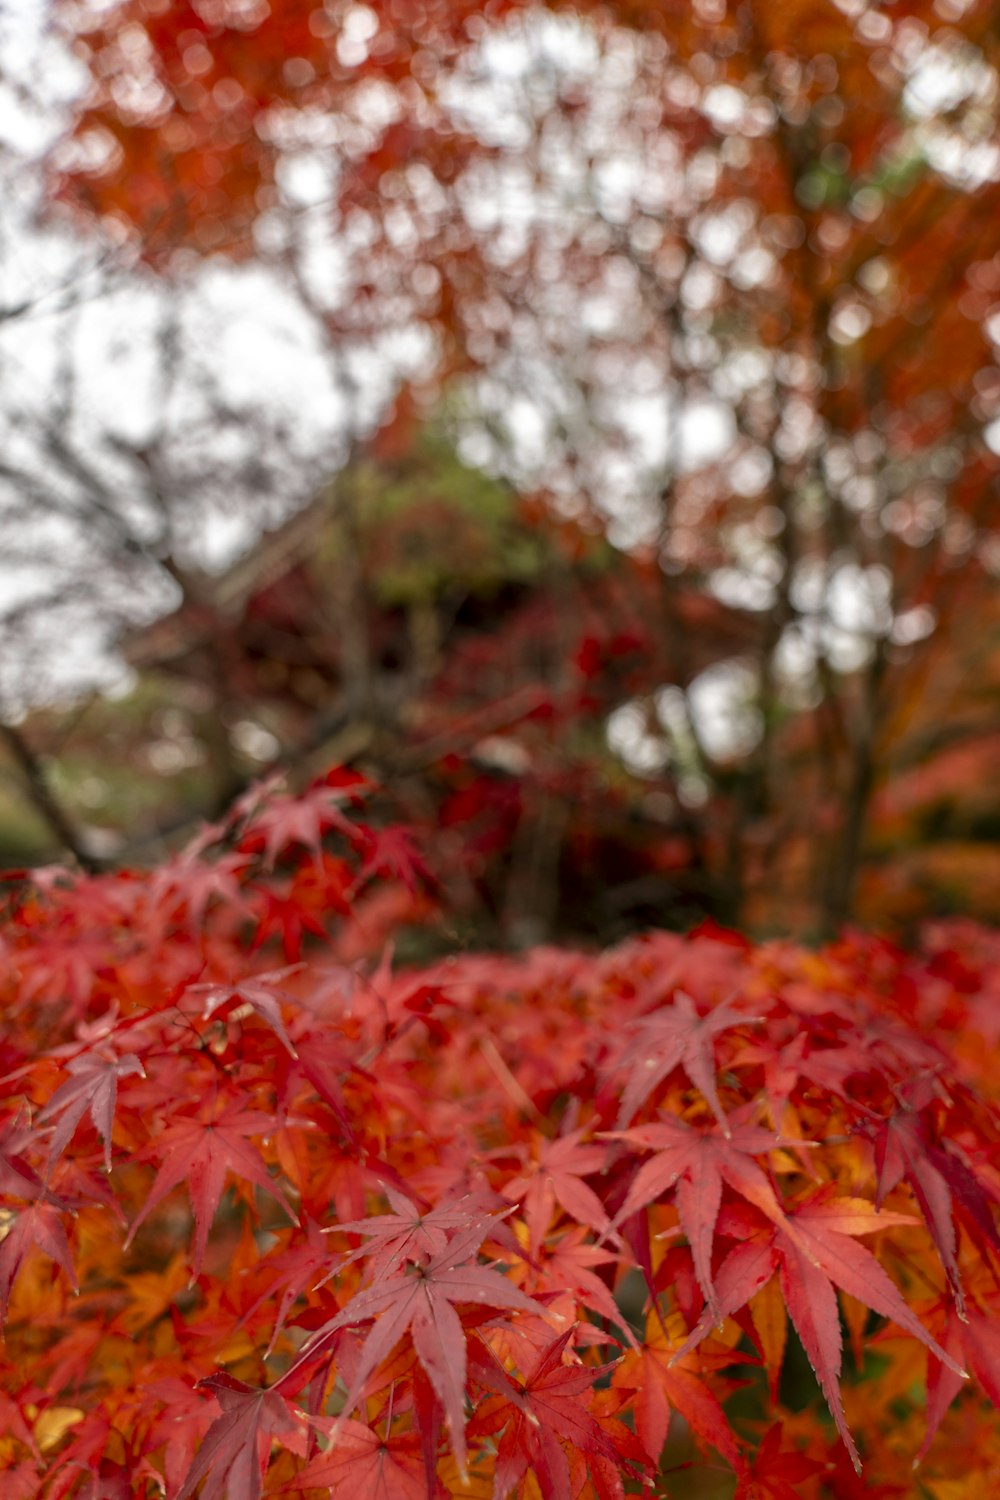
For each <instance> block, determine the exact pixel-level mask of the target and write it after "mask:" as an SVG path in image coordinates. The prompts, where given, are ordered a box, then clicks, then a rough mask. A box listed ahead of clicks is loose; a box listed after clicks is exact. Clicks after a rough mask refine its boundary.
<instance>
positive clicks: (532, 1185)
mask: <svg viewBox="0 0 1000 1500" xmlns="http://www.w3.org/2000/svg"><path fill="white" fill-rule="evenodd" d="M585 1134H586V1131H585V1130H574V1131H572V1132H571V1133H570V1134H569V1135H564V1136H561V1137H559V1138H558V1139H557V1140H554V1141H547V1140H543V1141H542V1144H541V1146H540V1147H539V1151H538V1161H537V1163H536V1165H535V1167H534V1170H533V1171H531V1172H525V1173H523V1174H522V1175H521V1176H520V1177H513V1178H511V1180H510V1181H509V1182H507V1183H505V1184H504V1187H503V1188H502V1190H501V1191H502V1192H503V1196H504V1197H505V1198H507V1199H510V1200H511V1201H513V1202H517V1201H518V1200H520V1201H521V1202H522V1204H523V1212H524V1218H525V1221H526V1223H527V1225H528V1228H529V1230H530V1232H531V1253H532V1255H535V1256H537V1254H538V1251H539V1249H540V1247H541V1244H542V1241H543V1239H544V1238H545V1235H546V1233H547V1232H548V1229H549V1226H550V1224H551V1222H552V1213H553V1209H554V1208H555V1205H556V1203H558V1204H559V1206H560V1207H561V1208H562V1209H563V1210H564V1211H565V1212H566V1213H567V1214H569V1216H570V1218H571V1219H575V1220H576V1222H577V1223H578V1224H586V1225H587V1226H588V1227H589V1228H590V1229H594V1230H597V1232H598V1233H600V1234H604V1233H606V1232H607V1231H608V1230H609V1229H610V1228H611V1223H610V1220H609V1219H608V1215H607V1212H606V1211H605V1208H604V1204H603V1203H602V1202H601V1200H600V1198H598V1196H597V1194H596V1193H595V1192H594V1190H593V1188H592V1187H588V1185H587V1183H585V1182H584V1181H583V1180H582V1179H583V1178H584V1177H589V1176H590V1175H591V1174H593V1173H595V1172H600V1171H601V1170H602V1169H603V1167H604V1165H605V1163H606V1161H607V1155H608V1153H607V1149H606V1148H605V1147H604V1146H600V1145H598V1144H596V1143H594V1142H592V1143H590V1144H589V1145H584V1144H583V1137H584V1135H585Z"/></svg>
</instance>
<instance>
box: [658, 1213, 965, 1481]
mask: <svg viewBox="0 0 1000 1500" xmlns="http://www.w3.org/2000/svg"><path fill="white" fill-rule="evenodd" d="M723 1217H724V1218H725V1219H727V1220H728V1223H726V1224H725V1225H724V1231H725V1232H727V1233H729V1234H730V1235H731V1237H733V1238H739V1239H740V1240H742V1243H741V1244H739V1245H737V1246H736V1248H735V1249H734V1250H731V1251H730V1252H729V1254H728V1255H727V1256H726V1258H725V1260H724V1261H723V1262H722V1265H721V1266H720V1267H719V1270H718V1273H717V1275H716V1277H715V1291H716V1299H717V1304H718V1309H719V1311H721V1313H722V1315H723V1316H724V1317H730V1316H731V1315H732V1314H733V1313H735V1312H738V1311H739V1310H740V1308H742V1307H745V1306H746V1304H747V1303H748V1302H749V1301H750V1299H751V1297H753V1296H754V1294H755V1293H756V1292H759V1291H760V1289H761V1287H763V1286H765V1285H766V1284H767V1283H768V1282H769V1281H770V1279H771V1277H772V1276H773V1275H775V1274H776V1273H777V1274H778V1275H779V1276H780V1278H781V1288H782V1292H783V1293H784V1297H785V1302H786V1304H787V1306H788V1312H789V1315H790V1316H791V1319H792V1322H793V1323H794V1324H795V1327H796V1329H797V1330H798V1334H799V1337H800V1339H801V1340H802V1346H803V1348H804V1349H805V1352H806V1354H807V1356H808V1359H809V1363H810V1364H811V1365H812V1367H813V1370H814V1371H815V1373H816V1378H817V1380H818V1381H819V1383H820V1388H821V1389H822V1391H823V1395H824V1396H825V1397H826V1401H827V1405H828V1406H829V1408H830V1411H831V1414H832V1416H833V1419H834V1422H835V1423H836V1425H837V1431H838V1432H839V1433H840V1435H841V1437H842V1439H843V1441H844V1444H845V1446H846V1448H847V1450H848V1452H849V1453H850V1455H851V1461H852V1462H853V1464H854V1467H855V1468H856V1469H857V1470H858V1472H859V1473H860V1468H861V1461H860V1459H859V1457H858V1451H857V1448H856V1447H855V1444H854V1439H853V1438H852V1437H851V1434H850V1432H849V1430H848V1427H847V1421H846V1418H845V1416H844V1408H843V1405H842V1403H841V1399H840V1384H839V1380H840V1362H841V1353H842V1340H841V1332H840V1312H839V1308H838V1305H837V1295H836V1291H835V1287H840V1288H841V1290H842V1291H845V1292H847V1293H849V1295H850V1296H852V1297H855V1298H857V1300H858V1301H859V1302H863V1303H864V1305H865V1306H866V1307H870V1308H872V1309H873V1310H874V1311H875V1312H877V1313H880V1314H881V1315H882V1317H884V1318H890V1319H891V1320H892V1321H893V1322H894V1323H898V1324H899V1326H900V1327H901V1328H905V1330H906V1331H907V1333H909V1334H910V1335H912V1337H913V1338H916V1339H919V1340H920V1342H921V1343H922V1344H926V1346H927V1348H928V1349H930V1350H931V1351H932V1352H933V1353H935V1354H936V1355H937V1356H938V1357H939V1358H940V1359H941V1360H943V1361H944V1363H945V1364H947V1366H948V1368H949V1369H951V1370H953V1371H956V1372H957V1373H958V1374H959V1375H961V1374H963V1373H964V1372H963V1371H962V1370H961V1369H960V1367H959V1366H958V1365H957V1364H956V1363H955V1361H954V1360H953V1359H952V1358H951V1356H950V1355H949V1354H947V1353H946V1352H945V1351H944V1350H943V1349H942V1348H941V1346H940V1345H939V1344H938V1343H937V1342H936V1341H935V1339H934V1338H932V1336H931V1335H930V1334H929V1333H928V1332H927V1329H926V1328H924V1326H923V1324H922V1323H921V1322H920V1321H919V1319H918V1318H917V1317H916V1316H915V1314H914V1313H913V1312H912V1311H911V1309H910V1308H909V1307H908V1306H907V1305H906V1303H905V1302H904V1301H903V1299H902V1297H901V1296H900V1293H899V1291H898V1289H897V1288H896V1286H895V1285H894V1283H893V1282H892V1281H890V1279H889V1277H888V1276H887V1275H886V1273H885V1271H884V1270H883V1269H882V1267H881V1266H880V1265H879V1263H878V1261H877V1260H876V1259H875V1257H874V1256H873V1255H871V1254H870V1253H869V1251H867V1250H865V1249H864V1247H863V1246H861V1245H858V1244H856V1243H855V1241H854V1239H853V1238H852V1236H856V1235H861V1234H874V1233H876V1232H877V1231H878V1230H880V1229H889V1228H892V1227H893V1226H894V1225H910V1224H915V1223H918V1222H919V1220H916V1219H914V1217H913V1216H912V1215H911V1214H895V1213H888V1212H882V1213H878V1212H877V1211H876V1210H875V1208H874V1207H873V1206H872V1204H870V1203H869V1202H867V1200H865V1199H862V1198H831V1197H830V1196H829V1194H828V1193H826V1192H825V1191H824V1192H822V1193H820V1194H819V1195H817V1196H815V1197H813V1198H811V1199H807V1200H806V1201H805V1202H803V1203H801V1204H799V1205H798V1206H797V1208H796V1210H795V1211H794V1213H791V1214H789V1216H788V1217H787V1219H786V1220H785V1221H784V1223H783V1224H782V1225H778V1224H771V1223H769V1222H768V1221H767V1220H766V1219H764V1218H763V1216H762V1215H760V1214H758V1213H757V1212H756V1210H754V1209H751V1208H744V1207H743V1206H742V1205H737V1206H734V1207H733V1208H731V1209H729V1210H726V1211H725V1213H724V1215H723ZM716 1321H717V1316H716V1313H715V1312H713V1311H712V1310H711V1309H709V1308H707V1307H706V1309H705V1311H704V1312H703V1313H702V1315H701V1317H700V1318H699V1320H698V1322H697V1324H696V1325H695V1327H694V1328H693V1329H692V1330H691V1333H690V1334H689V1335H688V1337H687V1338H686V1339H685V1341H684V1343H683V1344H682V1345H681V1346H680V1348H679V1349H678V1350H677V1352H676V1354H675V1355H674V1356H673V1358H674V1359H675V1360H676V1359H681V1358H682V1357H683V1356H684V1355H685V1354H687V1353H688V1352H689V1351H690V1350H691V1349H694V1348H695V1347H696V1346H697V1345H698V1344H699V1343H700V1342H701V1340H702V1339H703V1338H704V1337H705V1335H706V1334H707V1333H708V1331H709V1329H710V1328H711V1327H712V1325H713V1323H715V1322H716Z"/></svg>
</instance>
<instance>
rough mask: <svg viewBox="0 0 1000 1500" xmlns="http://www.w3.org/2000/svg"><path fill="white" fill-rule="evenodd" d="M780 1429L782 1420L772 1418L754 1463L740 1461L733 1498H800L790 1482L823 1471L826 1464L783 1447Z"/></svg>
mask: <svg viewBox="0 0 1000 1500" xmlns="http://www.w3.org/2000/svg"><path fill="white" fill-rule="evenodd" d="M781 1430H782V1429H781V1423H780V1422H775V1424H774V1426H773V1427H771V1428H769V1429H768V1431H767V1432H766V1433H765V1434H764V1436H763V1438H762V1440H761V1445H760V1447H759V1449H758V1450H757V1456H756V1458H755V1459H754V1460H753V1463H752V1464H746V1463H741V1464H740V1466H739V1470H738V1473H739V1480H738V1482H737V1485H736V1494H735V1495H734V1497H733V1500H799V1496H800V1494H801V1490H799V1489H797V1488H793V1486H797V1485H799V1484H800V1483H801V1481H802V1480H803V1479H811V1478H812V1476H813V1475H814V1474H820V1473H822V1471H823V1469H824V1468H825V1465H824V1464H821V1463H817V1461H816V1460H815V1459H814V1458H809V1457H807V1455H806V1454H804V1453H796V1452H795V1451H794V1450H792V1451H789V1450H788V1449H786V1450H785V1451H784V1452H783V1451H782V1448H781Z"/></svg>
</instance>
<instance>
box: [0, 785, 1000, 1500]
mask: <svg viewBox="0 0 1000 1500" xmlns="http://www.w3.org/2000/svg"><path fill="white" fill-rule="evenodd" d="M366 790H367V788H366V787H365V785H364V784H363V783H362V782H360V780H359V779H358V778H356V777H353V776H350V775H348V774H346V773H333V774H331V775H330V776H328V777H326V778H324V779H323V780H321V781H319V782H317V783H315V784H314V785H313V786H312V787H311V788H310V789H309V790H308V791H307V792H306V793H305V794H304V795H303V796H301V797H298V798H297V797H293V796H291V795H289V794H287V793H284V792H281V791H278V790H276V789H274V788H273V787H272V788H266V787H265V788H262V789H258V790H257V791H255V792H254V793H252V794H251V795H249V796H247V797H246V798H244V799H243V800H242V801H241V802H240V803H239V804H237V806H236V807H235V809H234V811H233V813H232V815H231V816H230V818H229V819H228V820H227V821H226V822H225V823H224V824H221V825H219V826H215V827H212V828H209V829H206V830H205V831H204V832H203V833H202V834H201V835H199V837H198V838H197V839H196V840H195V842H194V843H193V844H192V845H191V846H189V847H188V848H187V849H186V850H184V851H182V852H181V853H180V854H178V855H176V856H174V857H173V858H172V859H170V860H169V861H168V862H167V863H165V864H164V865H162V866H161V867H160V868H158V869H156V870H153V871H149V872H118V873H116V874H108V875H98V876H93V875H81V874H78V873H73V872H69V871H64V870H58V869H50V870H40V871H36V872H34V873H33V874H24V875H23V876H21V877H20V878H18V879H15V880H13V881H12V882H11V883H10V885H9V895H8V897H7V899H6V908H5V915H4V921H3V926H2V929H0V935H2V942H3V956H4V968H3V974H4V977H3V985H4V1013H5V1018H6V1023H7V1025H6V1031H5V1034H4V1037H3V1041H2V1048H3V1064H2V1078H3V1085H2V1091H0V1193H2V1206H0V1312H2V1315H3V1320H4V1330H5V1331H4V1343H3V1346H2V1360H0V1365H2V1375H3V1383H2V1387H0V1493H2V1494H3V1495H4V1496H5V1497H7V1496H10V1497H14V1500H19V1497H28V1496H35V1495H38V1496H45V1497H50V1500H64V1497H65V1500H69V1497H78V1500H83V1497H86V1500H119V1497H126V1496H137V1497H151V1496H157V1495H165V1496H167V1497H168V1500H190V1497H194V1496H196V1495H197V1496H201V1497H203V1500H257V1497H260V1496H262V1495H265V1494H266V1495H269V1496H270V1495H286V1496H301V1497H305V1500H311V1497H319V1496H339V1495H351V1496H352V1497H355V1500H358V1497H361V1500H363V1497H373V1500H374V1497H381V1500H444V1497H447V1496H452V1495H454V1496H459V1495H462V1496H473V1497H480V1496H481V1497H488V1496H492V1497H493V1500H504V1497H507V1496H512V1497H518V1500H529V1497H530V1500H537V1497H539V1496H542V1497H552V1500H619V1497H622V1496H624V1495H625V1494H626V1493H641V1492H643V1491H644V1490H645V1489H647V1488H648V1487H649V1486H650V1485H654V1484H655V1485H656V1486H657V1492H659V1493H666V1494H668V1495H674V1496H676V1497H678V1500H682V1497H685V1496H695V1495H699V1494H703V1495H707V1494H709V1493H715V1494H718V1493H727V1494H730V1495H732V1494H735V1495H736V1496H737V1497H739V1500H788V1497H789V1496H792V1495H795V1496H804V1497H806V1500H823V1497H843V1500H849V1497H852V1496H857V1495H860V1494H873V1495H900V1496H914V1497H916V1496H924V1495H927V1494H933V1495H934V1496H945V1495H952V1494H958V1493H963V1494H972V1493H977V1494H979V1493H982V1494H988V1493H991V1492H992V1491H993V1489H994V1487H995V1483H996V1480H997V1478H998V1474H997V1462H996V1457H995V1455H996V1454H997V1453H998V1452H1000V1422H998V1418H997V1411H996V1408H997V1406H1000V1340H998V1338H997V1333H996V1329H997V1326H998V1324H997V1315H998V1313H1000V1280H998V1277H997V1267H998V1254H1000V1237H998V1233H997V1220H996V1214H997V1205H998V1202H1000V1175H998V1171H997V1163H998V1145H1000V1115H998V1111H997V1091H996V1083H995V1079H996V1076H997V1074H996V1070H995V1065H996V1061H997V1043H998V1038H1000V1033H998V1030H997V1026H996V1020H995V1016H996V1013H997V1012H996V998H997V990H998V985H1000V938H998V937H996V936H994V935H992V934H989V933H984V932H982V931H981V930H979V929H976V928H972V927H969V926H961V925H957V926H954V927H951V928H949V927H940V928H938V929H936V930H934V931H933V932H931V933H929V934H928V938H927V942H926V945H925V947H924V949H923V950H922V951H920V952H919V953H916V954H906V953H904V952H902V951H900V950H898V949H896V948H893V947H892V946H890V945H889V944H887V943H885V942H882V941H881V940H878V939H875V938H871V937H866V936H863V935H860V934H857V933H855V934H849V935H847V936H845V937H844V938H843V939H842V940H841V941H840V942H839V943H837V944H834V945H830V946H828V947H826V948H824V949H823V950H821V951H818V952H810V951H808V950H806V949H805V948H802V947H798V946H795V945H792V944H789V943H783V942H770V943H764V944H760V945H756V946H755V945H753V944H752V943H750V942H749V941H748V940H745V939H743V938H741V937H739V936H737V935H735V934H732V933H728V932H724V931H721V930H718V929H709V928H705V929H701V930H699V931H697V932H695V933H693V934H691V935H690V936H687V937H681V936H676V935H672V934H667V933H654V934H650V935H647V936H644V937H641V938H636V939H633V940H631V941H629V942H627V943H626V944H624V945H623V946H621V947H619V948H616V949H614V950H612V951H609V952H605V953H590V954H587V953H579V952H576V953H574V952H562V951H556V950H553V949H536V950H533V951H531V952H529V953H527V954H526V955H524V956H522V957H520V958H504V957H499V956H495V955H488V954H480V955H475V954H469V955H464V956H461V957H456V958H449V959H446V960H443V961H440V962H437V963H435V964H430V965H426V966H425V967H423V968H422V969H420V970H411V971H407V970H405V969H403V968H400V967H394V966H393V965H392V964H391V963H390V962H389V961H388V960H387V959H386V958H385V957H384V952H385V946H386V939H387V937H388V936H389V935H390V934H389V933H388V932H387V931H386V930H385V925H386V924H385V922H384V921H383V920H381V919H378V920H375V919H373V918H372V915H371V912H372V909H373V904H372V897H373V896H374V895H375V894H376V893H378V892H379V891H381V890H383V888H390V887H392V886H393V884H396V885H398V887H399V889H400V891H401V892H402V893H403V897H404V899H405V901H408V902H410V903H411V906H412V907H414V908H417V907H419V898H420V888H421V884H422V882H423V880H424V876H423V866H422V863H421V860H420V856H419V854H418V853H417V851H416V850H415V848H413V847H412V846H411V843H410V841H409V839H408V838H406V837H400V836H397V835H395V834H394V833H392V832H390V833H388V834H387V833H385V832H384V831H382V832H376V831H374V830H373V829H372V828H370V827H368V826H367V824H366V822H365V821H364V816H365V814H364V799H365V793H366ZM374 909H375V910H376V911H378V912H381V911H382V910H383V908H382V907H381V906H379V905H378V903H377V902H375V903H374ZM403 909H404V908H403V906H401V905H399V904H396V905H394V906H393V907H392V910H393V912H395V913H396V914H397V919H398V914H399V912H401V911H402V910H403ZM359 953H367V954H368V955H369V957H367V958H365V957H362V958H359V957H358V956H357V955H358V954H359ZM380 955H381V956H380ZM807 1366H811V1367H812V1371H813V1372H814V1375H815V1378H813V1375H811V1374H810V1373H809V1371H808V1369H807ZM956 1398H958V1399H956ZM915 1463H916V1464H917V1467H916V1469H915V1470H914V1464H915ZM859 1470H860V1471H861V1472H862V1473H863V1476H864V1477H863V1479H862V1480H859V1479H858V1477H857V1474H858V1471H859ZM726 1476H728V1479H727V1477H726ZM720 1485H721V1486H722V1489H721V1490H720V1488H719V1486H720ZM727 1485H728V1488H726V1486H727ZM963 1485H964V1486H966V1488H961V1486H963ZM969 1485H971V1486H972V1488H968V1486H969ZM713 1486H714V1488H712V1487H713ZM949 1486H950V1487H949ZM955 1486H959V1488H955Z"/></svg>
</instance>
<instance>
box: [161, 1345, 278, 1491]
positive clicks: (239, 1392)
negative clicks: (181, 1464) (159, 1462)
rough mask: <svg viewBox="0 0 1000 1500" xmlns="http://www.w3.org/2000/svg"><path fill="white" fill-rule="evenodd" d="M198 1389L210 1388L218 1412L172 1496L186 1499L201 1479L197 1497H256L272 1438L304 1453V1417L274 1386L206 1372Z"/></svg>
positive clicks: (260, 1489) (265, 1467)
mask: <svg viewBox="0 0 1000 1500" xmlns="http://www.w3.org/2000/svg"><path fill="white" fill-rule="evenodd" d="M198 1388H199V1389H200V1390H209V1391H211V1392H212V1394H213V1396H214V1397H215V1399H216V1400H217V1401H218V1403H219V1405H220V1406H221V1408H222V1415H221V1416H220V1417H217V1418H216V1419H215V1421H214V1422H213V1423H212V1425H211V1427H210V1428H209V1429H208V1432H207V1433H206V1434H205V1438H204V1441H203V1442H202V1445H201V1447H200V1448H199V1450H198V1453H197V1456H196V1457H195V1461H194V1463H193V1464H192V1465H191V1468H190V1469H189V1470H188V1473H187V1475H186V1477H185V1479H184V1483H183V1484H182V1485H181V1487H180V1490H179V1491H178V1492H177V1497H176V1500H188V1497H189V1496H191V1495H193V1494H194V1492H195V1490H196V1489H197V1488H198V1485H199V1484H200V1483H201V1482H202V1480H205V1481H207V1482H206V1484H205V1487H204V1489H203V1490H202V1492H201V1500H260V1495H261V1493H262V1488H263V1485H262V1481H263V1477H264V1473H265V1471H266V1469H267V1465H268V1459H269V1456H270V1451H271V1441H272V1439H273V1438H277V1439H278V1441H279V1442H280V1443H282V1444H283V1445H284V1447H286V1448H290V1449H291V1451H292V1452H293V1453H298V1454H299V1455H300V1456H302V1457H304V1456H305V1452H306V1430H305V1423H304V1421H303V1420H302V1418H300V1417H298V1416H295V1415H293V1414H292V1412H291V1411H290V1410H289V1407H288V1402H287V1401H286V1400H285V1398H284V1397H283V1396H281V1395H279V1394H278V1393H277V1392H276V1391H269V1390H258V1389H257V1388H256V1387H254V1386H252V1385H246V1384H245V1383H244V1382H243V1381H242V1380H235V1379H234V1378H233V1376H232V1375H224V1374H218V1375H209V1376H207V1377H206V1378H205V1379H204V1380H199V1381H198Z"/></svg>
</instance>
